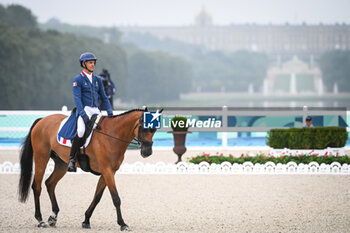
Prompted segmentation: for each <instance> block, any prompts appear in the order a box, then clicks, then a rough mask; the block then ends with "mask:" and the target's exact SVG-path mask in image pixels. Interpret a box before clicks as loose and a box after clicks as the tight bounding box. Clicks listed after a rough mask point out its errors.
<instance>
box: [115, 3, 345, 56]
mask: <svg viewBox="0 0 350 233" xmlns="http://www.w3.org/2000/svg"><path fill="white" fill-rule="evenodd" d="M119 29H120V30H121V31H123V32H124V33H128V32H139V33H149V34H151V35H153V36H155V37H157V38H159V39H164V38H170V39H173V40H178V41H181V42H185V43H190V44H194V45H201V46H203V47H205V48H206V49H208V50H223V51H237V50H250V51H258V52H264V53H266V54H268V55H269V56H270V57H271V58H273V59H274V58H276V57H277V56H282V57H289V58H291V57H292V56H294V55H298V56H299V57H309V56H310V55H312V56H314V57H315V58H317V57H319V56H320V55H321V54H322V53H324V52H326V51H329V50H334V49H340V50H349V49H350V25H349V24H334V25H324V24H318V25H308V24H306V23H303V24H299V25H294V24H293V25H291V24H288V23H286V24H284V25H272V24H267V25H258V24H231V25H226V26H218V25H214V24H213V20H212V17H211V15H210V14H209V13H208V11H207V10H206V9H205V7H203V8H202V10H201V11H200V12H199V14H198V15H197V16H196V17H195V20H194V24H193V25H189V26H158V27H157V26H149V27H146V26H124V27H120V28H119Z"/></svg>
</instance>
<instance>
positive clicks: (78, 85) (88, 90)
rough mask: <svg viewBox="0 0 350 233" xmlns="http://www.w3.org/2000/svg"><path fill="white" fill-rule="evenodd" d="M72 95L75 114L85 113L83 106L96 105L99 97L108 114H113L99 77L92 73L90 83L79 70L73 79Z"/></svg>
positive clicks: (82, 114)
mask: <svg viewBox="0 0 350 233" xmlns="http://www.w3.org/2000/svg"><path fill="white" fill-rule="evenodd" d="M73 96H74V102H75V105H76V106H77V110H78V111H77V114H79V115H80V116H82V117H83V116H84V115H86V113H85V111H84V107H85V106H90V107H98V98H99V97H101V99H102V103H103V106H104V107H105V109H107V113H108V115H113V111H112V107H111V104H110V102H109V100H108V98H107V96H106V93H105V91H104V88H103V83H102V80H101V78H99V77H97V76H95V75H92V83H91V82H90V80H89V78H88V77H87V76H86V75H85V74H84V72H81V73H80V74H79V75H77V76H75V77H74V79H73Z"/></svg>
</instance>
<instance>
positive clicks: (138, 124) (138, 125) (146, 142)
mask: <svg viewBox="0 0 350 233" xmlns="http://www.w3.org/2000/svg"><path fill="white" fill-rule="evenodd" d="M104 119H105V117H104V118H102V120H101V122H102V121H103V120H104ZM142 119H143V116H142V117H141V118H140V120H139V123H137V125H135V127H134V128H133V130H132V131H134V130H135V129H136V127H139V132H138V137H137V138H134V139H135V140H136V141H137V143H135V142H133V141H128V140H124V139H121V138H118V137H115V136H113V135H110V134H107V133H104V132H102V131H101V127H100V125H99V124H98V123H96V124H97V126H96V128H95V132H97V133H100V134H103V135H105V136H107V137H110V138H113V139H116V140H119V141H122V142H125V143H130V144H133V145H138V146H140V145H141V144H142V143H145V144H151V145H152V144H153V142H149V141H147V140H144V139H142V138H140V134H141V127H140V126H142ZM101 122H100V123H101Z"/></svg>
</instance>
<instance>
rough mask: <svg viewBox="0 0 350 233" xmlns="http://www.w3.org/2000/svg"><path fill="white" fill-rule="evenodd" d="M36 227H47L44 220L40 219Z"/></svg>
mask: <svg viewBox="0 0 350 233" xmlns="http://www.w3.org/2000/svg"><path fill="white" fill-rule="evenodd" d="M38 227H39V228H46V227H48V225H47V224H46V223H45V222H44V221H41V222H40V223H39V224H38Z"/></svg>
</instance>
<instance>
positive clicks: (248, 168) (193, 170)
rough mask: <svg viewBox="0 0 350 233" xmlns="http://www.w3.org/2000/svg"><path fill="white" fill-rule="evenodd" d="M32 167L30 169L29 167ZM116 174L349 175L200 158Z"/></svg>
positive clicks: (5, 170) (2, 167) (344, 169)
mask: <svg viewBox="0 0 350 233" xmlns="http://www.w3.org/2000/svg"><path fill="white" fill-rule="evenodd" d="M53 169H54V162H53V161H52V160H50V161H49V163H48V165H47V168H46V172H45V173H46V174H51V173H52V171H53ZM33 170H34V169H33ZM0 174H20V165H19V163H12V162H9V161H6V162H4V163H2V164H0ZM67 174H70V175H76V174H77V175H82V174H90V173H86V172H84V171H82V170H81V169H80V168H78V170H77V172H76V173H67ZM117 174H127V175H130V174H135V175H137V174H153V175H197V174H199V175H249V174H250V175H266V174H286V175H292V174H294V175H302V174H304V175H350V165H349V164H343V165H341V164H340V163H338V162H333V163H332V164H324V163H322V164H321V165H320V164H318V163H317V162H311V163H309V164H302V163H301V164H299V165H298V164H296V163H295V162H289V163H287V164H280V163H279V164H277V165H276V164H274V163H273V162H267V163H265V164H258V163H257V164H253V163H251V162H245V163H243V164H237V163H235V164H231V163H229V162H223V163H221V164H209V163H207V162H201V163H200V164H193V163H186V162H180V163H178V164H171V163H168V164H166V163H164V162H157V163H155V164H150V163H146V164H144V163H142V162H135V163H132V164H129V163H124V164H122V165H121V167H120V169H119V170H118V171H117Z"/></svg>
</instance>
